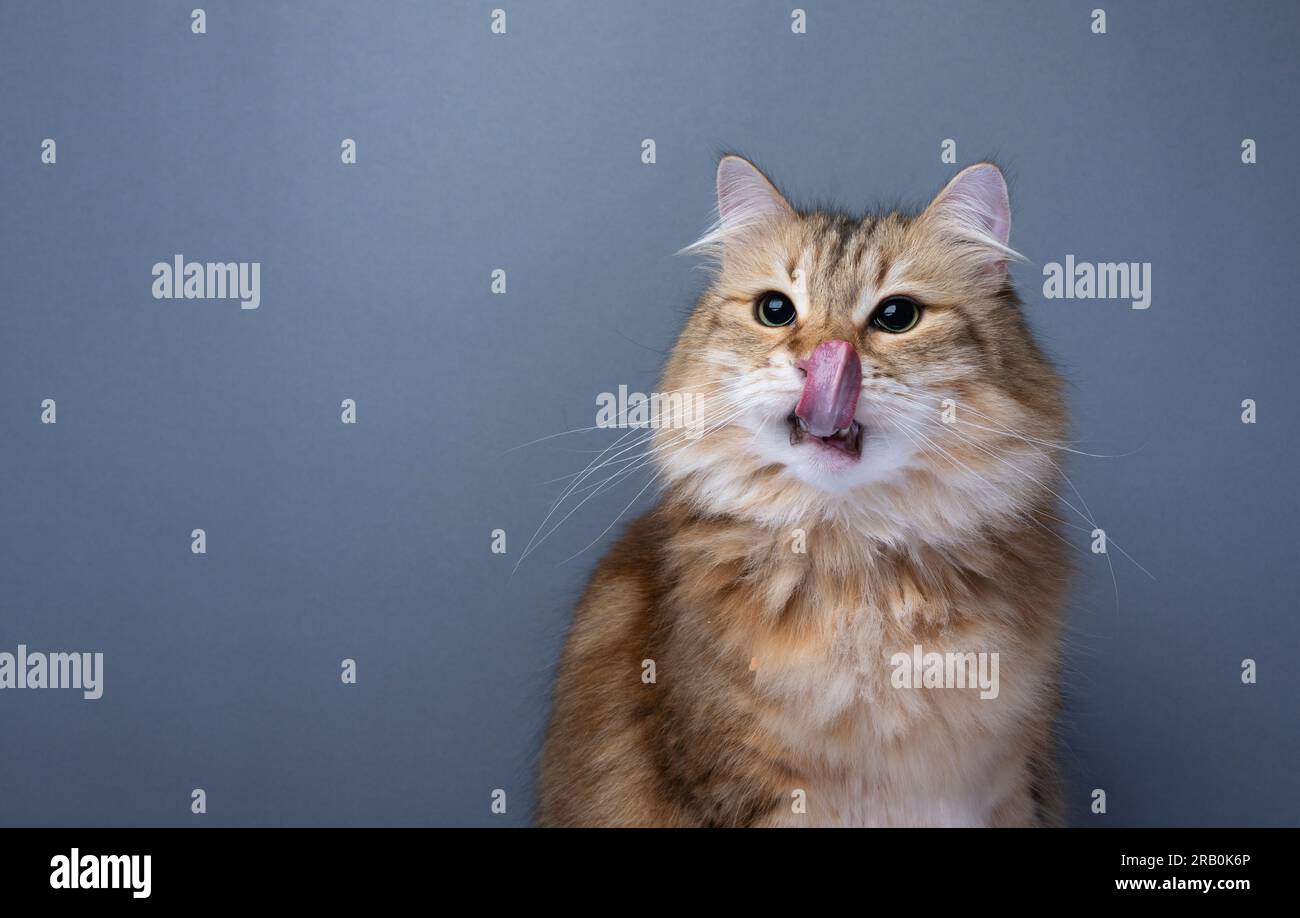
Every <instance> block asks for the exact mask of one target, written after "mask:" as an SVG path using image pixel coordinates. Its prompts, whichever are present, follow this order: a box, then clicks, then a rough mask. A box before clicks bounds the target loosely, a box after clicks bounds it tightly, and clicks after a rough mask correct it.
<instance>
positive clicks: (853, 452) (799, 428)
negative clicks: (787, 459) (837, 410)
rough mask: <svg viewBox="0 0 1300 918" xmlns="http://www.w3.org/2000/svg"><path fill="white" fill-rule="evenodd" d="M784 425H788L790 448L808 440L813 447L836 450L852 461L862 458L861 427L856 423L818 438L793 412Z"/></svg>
mask: <svg viewBox="0 0 1300 918" xmlns="http://www.w3.org/2000/svg"><path fill="white" fill-rule="evenodd" d="M786 423H787V424H788V425H790V445H791V446H797V445H798V444H800V443H802V442H804V441H805V440H810V441H812V442H813V444H814V445H817V446H820V447H824V448H826V449H833V450H838V451H839V452H841V453H844V454H845V455H848V456H852V457H853V458H854V459H860V458H861V457H862V425H861V424H859V423H858V422H857V421H852V422H850V423H849V426H848V427H841V428H840V429H839V430H836V431H834V432H833V433H831V434H830V436H826V437H819V436H817V435H816V434H814V433H813V432H812V431H810V430H809V429H808V425H807V424H805V423H804V420H803V418H801V417H799V416H798V415H797V414H795V413H794V412H793V411H792V412H790V416H789V417H788V418H786Z"/></svg>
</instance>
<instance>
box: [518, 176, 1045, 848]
mask: <svg viewBox="0 0 1300 918" xmlns="http://www.w3.org/2000/svg"><path fill="white" fill-rule="evenodd" d="M717 189H718V213H719V220H718V223H717V224H716V226H715V227H714V229H713V230H711V231H710V232H709V233H708V234H707V235H706V236H705V237H704V238H703V239H702V240H700V241H699V242H698V243H696V244H695V245H694V246H692V247H691V249H690V250H692V251H695V252H699V253H702V254H706V255H709V256H711V257H713V258H714V259H716V262H717V270H716V272H715V274H714V277H713V279H712V282H711V284H710V286H709V287H708V289H707V290H706V291H705V292H704V293H703V295H702V296H701V297H700V299H699V302H698V304H697V305H696V307H695V310H694V312H693V314H692V315H691V317H690V319H689V320H688V321H687V324H686V327H685V329H684V330H683V332H682V334H681V337H680V338H679V340H678V342H677V345H676V347H675V349H674V351H673V353H672V356H671V358H670V359H669V361H668V365H667V368H666V371H665V373H664V378H663V384H662V386H661V387H660V391H661V392H664V393H686V392H689V393H697V394H700V395H702V397H703V404H704V405H705V406H706V411H705V415H704V417H703V418H702V420H701V419H696V421H695V422H693V424H692V425H691V426H690V427H686V428H683V426H682V425H677V424H673V423H664V422H663V421H662V419H661V422H660V423H659V424H657V425H656V428H655V430H654V432H653V435H652V436H653V438H654V439H653V444H654V449H655V452H654V457H655V462H656V464H657V466H658V471H659V473H660V477H661V480H662V481H663V482H665V487H664V490H663V493H662V497H661V499H660V500H659V503H658V504H657V506H656V507H655V509H653V510H652V511H651V512H649V513H648V514H647V515H645V516H644V517H642V518H641V519H639V520H637V521H636V522H634V523H633V524H631V525H630V526H629V528H628V529H627V531H626V532H625V533H624V534H623V536H622V537H621V538H620V539H619V540H618V542H617V543H616V544H615V545H614V547H613V548H612V549H611V550H610V552H609V554H608V555H607V556H606V557H605V558H604V559H603V560H602V561H601V562H600V564H599V566H598V568H597V569H596V572H595V574H594V575H593V577H592V579H591V582H590V584H589V585H588V587H587V589H586V592H585V594H584V596H583V598H582V600H581V602H580V604H579V605H578V608H577V611H576V613H575V617H574V621H573V624H572V628H571V631H570V634H569V637H568V642H567V645H566V647H565V650H564V655H563V659H562V661H561V663H560V668H559V675H558V681H557V684H556V689H555V701H554V709H553V712H552V715H551V721H550V726H549V728H548V731H547V736H546V741H545V746H544V749H543V752H542V758H541V767H540V777H539V784H538V808H537V814H536V816H537V821H538V823H539V824H540V825H544V826H830V825H841V826H1008V825H1010V826H1041V825H1055V824H1058V823H1059V821H1060V813H1059V799H1058V792H1057V786H1056V781H1055V778H1054V771H1053V764H1052V763H1053V754H1052V752H1053V751H1052V732H1053V720H1054V716H1055V712H1056V708H1057V704H1058V689H1057V681H1058V676H1057V670H1058V663H1057V658H1058V652H1057V651H1058V632H1059V628H1060V616H1061V611H1060V610H1061V606H1062V603H1063V594H1064V590H1065V585H1066V579H1067V574H1068V564H1067V563H1066V558H1065V553H1066V550H1067V543H1065V541H1064V540H1063V539H1062V537H1061V536H1060V535H1059V533H1058V531H1057V529H1058V526H1059V525H1060V521H1059V520H1058V518H1057V517H1056V515H1055V510H1056V505H1057V501H1056V497H1055V488H1056V487H1057V481H1058V477H1059V476H1060V474H1061V472H1060V469H1059V466H1058V465H1057V461H1056V456H1057V451H1058V445H1059V444H1060V443H1061V441H1062V439H1063V437H1064V436H1065V434H1066V415H1065V409H1064V405H1063V401H1062V398H1061V394H1060V389H1061V385H1060V381H1059V379H1058V377H1057V375H1056V374H1055V372H1054V371H1053V369H1052V367H1051V366H1050V364H1049V363H1048V361H1047V360H1046V359H1045V357H1044V356H1043V354H1042V353H1041V352H1040V351H1039V349H1038V347H1037V345H1036V344H1035V343H1034V341H1033V339H1032V337H1031V335H1030V332H1029V329H1028V327H1027V325H1026V323H1025V320H1024V317H1023V316H1022V314H1021V311H1020V304H1019V300H1018V298H1017V296H1016V294H1015V292H1014V290H1013V289H1012V286H1011V282H1010V278H1009V276H1008V271H1007V264H1008V261H1009V260H1011V259H1013V258H1016V257H1017V256H1016V253H1015V252H1014V251H1013V250H1012V249H1010V248H1009V247H1008V240H1009V236H1010V225H1011V223H1010V205H1009V202H1008V198H1007V188H1006V183H1005V181H1004V179H1003V176H1002V173H1001V172H1000V171H999V170H998V168H997V167H996V166H994V165H992V164H989V163H980V164H977V165H974V166H970V167H968V168H967V169H965V170H964V171H962V172H961V173H960V174H958V175H957V176H956V177H954V178H953V179H952V180H951V181H950V182H949V183H948V184H947V186H946V187H945V188H944V189H943V190H942V191H941V192H940V193H939V195H938V196H937V197H936V198H935V199H934V200H933V201H932V202H931V203H930V205H929V206H928V207H927V208H926V209H925V210H924V211H922V212H921V213H920V214H917V215H904V214H899V213H887V214H884V215H878V216H877V215H872V216H867V217H865V218H856V217H850V216H846V215H843V214H840V213H831V212H826V211H821V210H818V211H808V212H805V211H798V210H796V209H794V208H793V207H792V206H791V205H790V204H789V203H787V201H786V200H785V198H784V197H783V196H782V194H781V193H780V192H779V191H778V190H777V188H776V187H775V186H774V185H773V184H772V183H771V182H770V181H769V180H768V179H767V178H766V177H765V176H764V175H763V173H762V172H760V171H759V170H758V169H757V168H756V167H755V166H754V165H752V164H751V163H749V162H748V161H746V160H744V159H742V158H740V157H738V156H726V157H724V158H723V159H722V160H721V162H720V163H719V165H718V174H717ZM936 655H939V659H940V660H941V661H946V662H940V663H939V664H938V665H937V668H936V666H932V665H931V664H930V663H929V662H926V663H925V665H924V666H923V667H921V668H917V666H916V664H917V663H919V662H920V661H921V660H923V659H924V660H926V661H931V660H932V659H934V658H935V657H936ZM976 660H979V661H980V663H979V672H980V673H981V674H982V676H987V675H989V674H990V672H991V674H992V675H993V677H994V678H993V688H992V689H991V690H990V687H989V685H988V683H987V681H979V683H978V684H976V678H975V675H974V674H975V670H976V666H975V661H976ZM990 660H991V661H992V662H993V665H992V666H991V667H990V666H988V665H987V664H988V662H989V661H990ZM922 670H923V671H922ZM967 675H969V678H963V677H964V676H967Z"/></svg>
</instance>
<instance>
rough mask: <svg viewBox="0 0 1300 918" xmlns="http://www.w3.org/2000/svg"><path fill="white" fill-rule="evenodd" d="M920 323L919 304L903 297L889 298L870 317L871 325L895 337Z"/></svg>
mask: <svg viewBox="0 0 1300 918" xmlns="http://www.w3.org/2000/svg"><path fill="white" fill-rule="evenodd" d="M920 321H921V304H920V303H918V302H916V301H915V300H909V299H908V298H907V297H905V296H891V297H890V298H889V299H887V300H885V301H884V302H883V303H881V304H880V305H879V306H877V307H876V311H875V312H874V313H873V314H872V316H871V324H872V325H874V326H876V328H880V329H884V330H885V331H887V332H890V333H891V334H895V335H901V334H902V333H903V332H907V331H911V330H912V329H914V328H916V323H917V322H920Z"/></svg>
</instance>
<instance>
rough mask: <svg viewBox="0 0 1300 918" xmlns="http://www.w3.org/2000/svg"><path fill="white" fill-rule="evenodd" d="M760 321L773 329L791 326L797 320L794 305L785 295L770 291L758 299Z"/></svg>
mask: <svg viewBox="0 0 1300 918" xmlns="http://www.w3.org/2000/svg"><path fill="white" fill-rule="evenodd" d="M757 312H758V321H760V322H762V323H763V324H764V325H767V326H769V327H771V328H776V327H778V326H781V325H789V324H790V323H791V322H793V321H794V319H795V311H794V304H793V303H791V302H790V300H789V299H788V298H787V297H786V295H785V294H783V293H777V292H775V291H771V290H770V291H768V292H767V293H764V294H763V295H762V296H761V297H759V298H758V310H757Z"/></svg>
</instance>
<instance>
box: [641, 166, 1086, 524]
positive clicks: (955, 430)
mask: <svg viewBox="0 0 1300 918" xmlns="http://www.w3.org/2000/svg"><path fill="white" fill-rule="evenodd" d="M717 189H718V214H719V218H718V222H717V224H716V226H715V227H714V228H713V229H712V230H711V231H710V232H709V233H708V234H707V235H706V236H705V237H704V238H703V239H702V240H700V241H699V242H697V243H696V244H695V245H694V246H691V247H690V249H688V250H687V251H694V252H697V253H702V254H706V255H708V256H711V257H712V258H714V259H715V260H716V262H717V268H716V272H715V275H714V278H713V281H712V283H711V284H710V286H709V287H708V289H707V290H706V291H705V292H704V294H703V295H702V296H701V298H700V300H699V303H698V304H697V306H696V308H695V311H694V313H693V314H692V316H691V318H690V320H689V321H688V323H687V325H686V328H685V329H684V331H683V332H682V335H681V337H680V339H679V340H678V342H677V345H676V348H675V349H674V351H673V354H672V357H671V359H670V361H669V364H668V367H667V369H666V372H665V378H664V384H663V389H664V391H666V392H669V393H673V392H681V393H686V394H688V395H689V396H691V397H692V398H693V399H694V401H689V402H687V404H688V405H692V406H693V410H694V412H695V414H694V417H692V418H686V417H685V414H683V417H682V418H680V419H679V420H682V421H690V422H691V423H690V424H689V425H688V426H686V427H684V428H680V427H678V428H674V427H666V428H664V429H661V430H659V431H658V432H657V433H656V441H657V446H658V447H659V453H658V455H659V458H660V463H661V466H662V469H663V474H664V475H665V476H666V478H667V479H668V480H669V481H670V482H671V483H673V484H674V485H675V489H676V492H677V493H678V494H681V495H684V496H685V497H686V498H687V499H689V500H691V501H693V502H694V503H696V504H697V505H698V506H699V507H700V508H701V509H702V510H705V511H708V512H716V513H725V514H737V515H742V516H746V517H749V518H753V519H758V520H761V521H763V522H765V523H769V524H773V525H782V524H790V525H797V524H798V523H800V522H801V521H812V520H815V519H816V518H819V517H825V518H838V519H843V520H848V521H851V522H853V523H855V524H857V525H859V526H860V527H862V528H864V529H866V530H868V531H870V532H872V533H874V534H876V535H879V536H880V537H881V538H885V539H903V538H911V537H914V536H916V535H918V534H922V535H926V536H929V537H933V538H938V539H944V538H951V539H960V538H961V537H962V535H963V533H968V532H970V531H971V530H972V529H974V528H978V527H980V526H981V525H984V524H988V523H998V522H999V521H1010V520H1012V519H1015V518H1017V517H1019V516H1021V515H1023V513H1024V511H1025V510H1026V508H1028V507H1031V506H1034V505H1036V502H1038V501H1040V500H1042V498H1043V495H1044V493H1050V492H1046V491H1045V489H1046V488H1048V487H1050V486H1052V484H1053V482H1054V479H1055V474H1056V468H1055V465H1054V457H1053V455H1052V454H1053V451H1054V450H1053V447H1054V446H1055V445H1056V444H1057V443H1058V441H1060V439H1061V438H1062V436H1063V435H1064V428H1065V413H1064V409H1063V406H1062V403H1061V399H1060V395H1059V382H1058V380H1057V377H1056V375H1055V373H1054V372H1053V370H1052V368H1051V367H1050V365H1049V364H1048V362H1047V361H1046V360H1045V359H1044V357H1043V355H1042V354H1041V353H1040V351H1039V350H1038V348H1037V347H1036V346H1035V344H1034V341H1033V339H1032V337H1031V335H1030V333H1029V330H1028V328H1027V326H1026V323H1025V321H1024V318H1023V316H1022V315H1021V312H1020V308H1019V301H1018V300H1017V298H1016V295H1015V293H1014V291H1013V289H1012V287H1011V283H1010V279H1009V277H1008V273H1007V265H1008V262H1009V261H1010V260H1013V259H1016V258H1017V257H1018V256H1017V255H1016V253H1015V252H1014V251H1013V250H1012V249H1011V248H1009V236H1010V227H1011V213H1010V206H1009V202H1008V198H1007V188H1006V182H1005V181H1004V179H1003V176H1002V173H1001V171H999V169H998V168H997V167H996V166H994V165H992V164H990V163H979V164H977V165H974V166H970V167H969V168H967V169H965V170H963V171H962V172H961V173H960V174H958V175H957V176H956V177H954V178H953V179H952V180H951V181H950V182H949V183H948V184H947V186H946V187H945V188H944V189H943V190H942V191H941V192H940V193H939V194H938V196H936V197H935V199H934V200H933V201H932V202H931V203H930V205H929V206H928V207H927V208H926V209H925V210H924V211H922V212H921V213H919V214H916V215H904V214H899V213H887V214H881V215H870V216H867V217H865V218H861V217H850V216H847V215H844V214H840V213H833V212H827V211H822V210H817V211H799V210H796V209H795V208H793V207H792V206H791V205H790V204H789V203H788V202H787V201H786V199H785V198H784V197H783V196H782V194H781V193H780V192H779V191H778V190H777V188H776V187H775V186H774V185H773V184H772V183H771V182H770V181H769V180H768V179H767V178H766V177H765V176H764V175H763V173H762V172H760V171H759V170H758V169H757V168H756V167H755V166H753V165H752V164H751V163H749V162H748V161H746V160H744V159H742V158H740V157H738V156H726V157H724V158H723V159H722V161H721V162H720V163H719V165H718V176H717Z"/></svg>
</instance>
